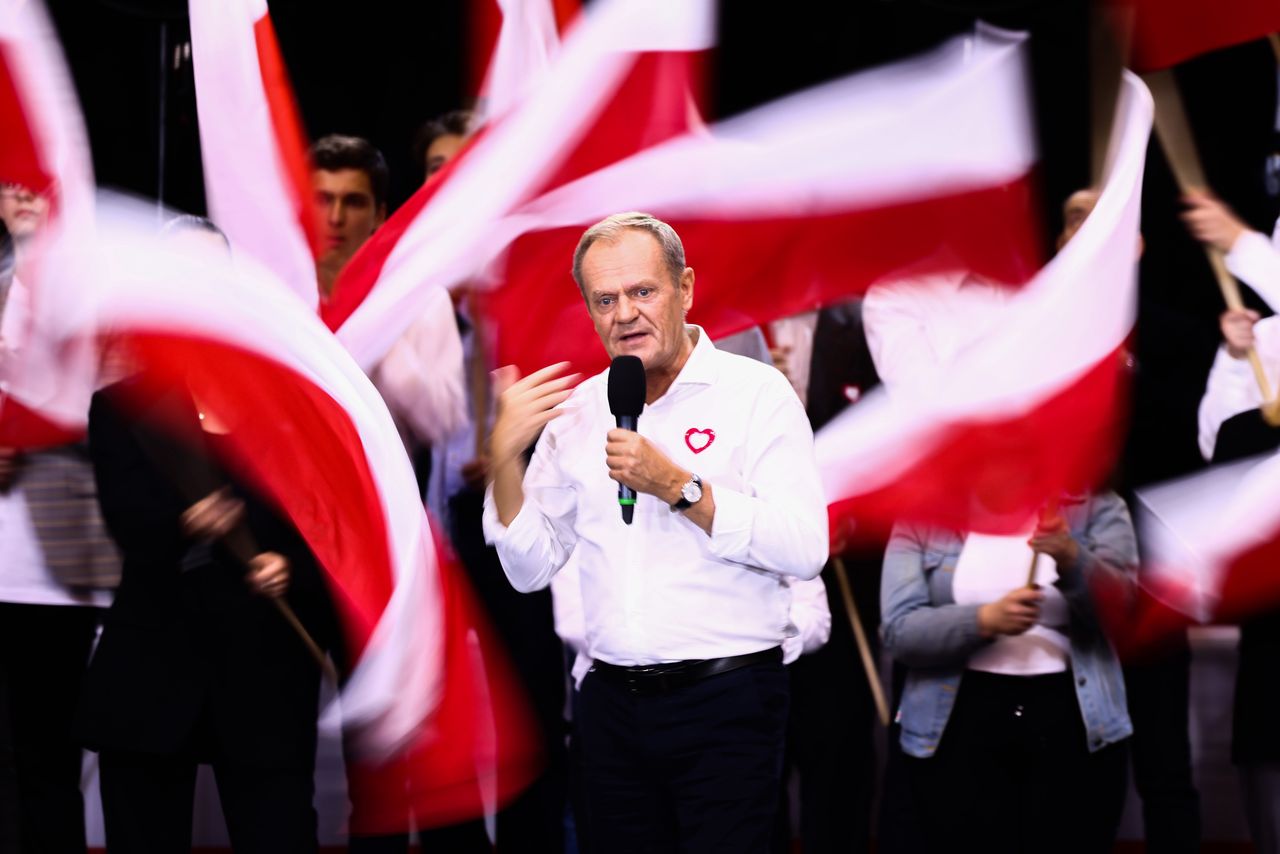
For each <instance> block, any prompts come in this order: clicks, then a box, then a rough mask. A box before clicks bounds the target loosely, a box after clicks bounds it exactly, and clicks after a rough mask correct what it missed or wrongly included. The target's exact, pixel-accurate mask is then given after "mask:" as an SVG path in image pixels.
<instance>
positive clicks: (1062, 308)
mask: <svg viewBox="0 0 1280 854" xmlns="http://www.w3.org/2000/svg"><path fill="white" fill-rule="evenodd" d="M1151 122H1152V101H1151V96H1150V93H1149V92H1148V91H1147V89H1146V87H1145V86H1144V85H1143V84H1142V83H1141V82H1140V81H1139V80H1138V79H1137V78H1136V77H1134V76H1133V75H1126V76H1125V79H1124V83H1123V87H1122V89H1121V97H1120V103H1119V108H1118V117H1117V122H1116V135H1115V137H1114V138H1113V148H1112V154H1111V158H1110V159H1109V162H1110V163H1111V164H1112V165H1111V168H1110V170H1109V172H1108V177H1107V179H1106V182H1105V185H1104V186H1103V188H1102V191H1101V196H1100V198H1099V200H1098V203H1097V206H1096V208H1095V209H1094V211H1093V213H1092V214H1091V215H1090V216H1089V218H1088V219H1087V220H1086V221H1085V222H1084V224H1083V225H1082V226H1081V228H1080V230H1079V231H1078V232H1077V233H1076V235H1075V237H1074V238H1073V239H1072V240H1071V242H1070V243H1068V244H1067V245H1066V246H1065V247H1064V248H1063V249H1062V251H1061V252H1059V253H1058V255H1057V256H1056V257H1054V258H1053V259H1052V260H1051V261H1050V262H1049V263H1048V264H1047V265H1046V266H1045V267H1044V268H1043V269H1042V270H1041V271H1040V272H1039V273H1038V274H1037V275H1036V276H1035V278H1034V279H1033V280H1032V281H1031V282H1029V283H1028V284H1027V285H1026V286H1025V287H1024V288H1022V289H1021V290H1020V291H1019V292H1018V293H1017V294H1016V295H1014V296H1013V298H1011V299H1010V300H1009V301H1008V302H1007V303H1006V307H1005V308H1004V309H1003V310H1002V313H1001V315H1000V317H999V320H998V322H997V323H996V324H995V325H994V327H993V328H994V329H995V330H996V331H995V332H993V333H992V334H990V335H988V336H986V337H985V338H983V339H982V340H979V341H978V342H975V343H974V344H973V345H972V346H970V347H969V348H968V349H966V350H963V351H961V353H960V354H959V355H958V356H957V357H956V358H955V359H954V360H953V361H951V362H950V363H948V364H945V365H943V366H941V367H940V368H939V369H938V371H937V376H936V378H935V381H934V382H932V383H930V384H929V389H930V391H929V393H928V394H925V393H923V392H921V391H917V392H916V393H915V394H905V395H904V394H897V393H895V394H894V395H893V396H888V395H887V394H886V393H885V392H884V391H883V390H880V391H879V392H873V393H872V394H871V395H868V396H867V397H866V398H864V399H863V400H862V401H861V402H859V404H858V405H857V406H855V407H852V408H850V409H849V410H847V411H846V412H845V413H844V414H843V415H841V416H840V417H839V418H837V419H835V420H834V421H832V422H831V423H830V424H829V425H828V426H827V427H825V428H824V429H823V430H822V431H820V432H819V434H818V436H817V439H816V442H817V456H818V462H819V468H820V470H821V471H822V473H823V479H824V486H825V488H826V493H827V498H828V503H829V504H830V513H831V516H832V520H833V523H835V522H841V521H844V520H852V521H853V522H854V524H855V530H856V529H861V530H863V531H868V532H873V531H876V530H885V529H887V527H888V526H889V525H891V524H892V523H893V522H895V521H897V520H911V521H917V522H925V523H931V524H937V525H941V526H944V527H948V528H952V529H956V530H976V531H984V532H990V533H1004V534H1008V533H1015V532H1017V531H1019V530H1023V526H1024V525H1025V524H1026V523H1027V522H1028V521H1029V520H1030V519H1031V518H1032V516H1033V514H1034V513H1035V512H1036V510H1037V509H1038V508H1039V507H1041V506H1042V505H1043V504H1044V502H1045V501H1046V500H1047V499H1049V498H1050V497H1052V496H1057V495H1061V494H1062V493H1063V492H1080V491H1083V490H1087V489H1091V488H1093V487H1096V486H1097V485H1098V484H1100V483H1102V482H1103V481H1104V480H1105V478H1106V476H1107V475H1108V474H1109V472H1110V471H1111V469H1112V466H1113V463H1114V461H1115V459H1116V455H1117V452H1118V448H1119V444H1120V437H1121V435H1122V428H1123V420H1124V411H1123V410H1124V407H1123V401H1124V396H1125V375H1126V367H1125V364H1124V352H1125V341H1126V339H1127V338H1128V337H1129V334H1130V332H1131V330H1132V328H1133V321H1134V313H1135V310H1136V308H1135V306H1136V295H1137V259H1138V253H1139V251H1140V250H1139V234H1138V222H1139V211H1140V207H1141V195H1142V175H1143V165H1144V161H1145V157H1146V149H1147V139H1148V136H1149V133H1150V128H1151ZM841 527H843V526H841Z"/></svg>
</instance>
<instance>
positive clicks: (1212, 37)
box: [1109, 0, 1280, 73]
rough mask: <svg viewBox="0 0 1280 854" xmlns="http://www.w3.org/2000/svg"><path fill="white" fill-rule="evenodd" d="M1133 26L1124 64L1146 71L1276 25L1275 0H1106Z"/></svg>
mask: <svg viewBox="0 0 1280 854" xmlns="http://www.w3.org/2000/svg"><path fill="white" fill-rule="evenodd" d="M1109 2H1110V5H1111V6H1112V7H1113V9H1115V10H1116V11H1117V12H1119V13H1120V18H1119V20H1118V23H1119V25H1120V27H1121V28H1123V29H1124V30H1131V31H1132V52H1131V55H1130V61H1129V67H1130V68H1132V69H1134V70H1135V71H1140V72H1143V73H1145V72H1148V71H1159V70H1160V69H1163V68H1169V67H1171V66H1174V65H1177V64H1178V63H1180V62H1186V61H1187V60H1188V59H1192V58H1194V57H1197V56H1200V55H1201V54H1205V53H1209V52H1210V51H1214V50H1219V49H1221V48H1225V47H1231V46H1232V45H1237V44H1243V43H1244V42H1249V41H1253V40H1254V39H1261V38H1266V37H1267V35H1268V34H1270V33H1274V32H1277V31H1280V3H1277V2H1275V0H1215V2H1212V3H1207V2H1205V0H1109Z"/></svg>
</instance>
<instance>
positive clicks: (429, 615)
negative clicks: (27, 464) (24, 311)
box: [51, 200, 539, 833]
mask: <svg viewBox="0 0 1280 854" xmlns="http://www.w3.org/2000/svg"><path fill="white" fill-rule="evenodd" d="M153 224H154V212H153V211H151V210H150V209H146V210H143V209H141V207H140V206H133V205H130V204H129V203H128V202H126V201H123V200H118V201H115V202H104V203H102V205H101V206H100V216H99V228H98V232H99V236H98V237H97V238H96V239H93V240H85V241H78V242H77V243H76V244H75V245H73V246H67V247H63V249H62V251H60V252H59V253H58V255H57V256H56V262H57V267H56V269H55V270H53V271H51V272H55V273H56V275H55V276H54V277H55V278H56V279H57V280H59V281H66V282H71V283H81V295H80V296H81V298H82V299H86V300H90V301H91V302H92V304H93V308H94V311H93V313H92V316H91V320H89V321H87V325H83V326H81V327H79V328H67V329H66V335H67V336H68V337H69V338H70V337H77V336H78V337H88V338H98V337H100V336H103V335H109V336H111V337H112V339H113V340H120V341H123V342H125V345H126V347H127V350H128V352H130V354H131V355H133V356H135V357H136V359H137V362H138V365H139V368H140V369H141V377H142V378H143V381H144V382H145V383H146V384H147V386H148V391H163V390H169V389H175V388H176V389H185V390H188V391H187V393H189V394H190V395H191V396H192V397H193V398H194V399H197V400H199V401H200V405H201V407H202V409H203V410H204V411H206V412H212V413H214V415H215V418H216V420H217V421H218V422H220V423H222V424H225V425H227V427H228V432H227V434H226V437H225V438H226V446H225V448H226V450H225V454H226V456H225V459H224V460H223V462H224V463H225V464H226V465H227V466H228V467H229V468H230V469H231V470H233V471H236V472H239V473H240V474H241V475H242V476H244V477H245V478H246V479H247V480H248V481H249V482H251V483H253V484H255V486H256V487H257V488H258V489H259V490H260V491H261V492H262V494H263V495H264V496H266V497H267V498H268V499H269V500H271V501H272V502H273V503H274V504H275V506H276V507H277V508H278V509H279V510H280V511H281V512H282V513H283V515H285V516H286V517H287V518H288V519H289V520H290V521H291V522H292V524H293V525H294V526H295V527H296V528H297V530H298V531H299V533H301V535H302V536H303V538H304V539H305V540H306V542H307V544H308V546H309V547H310V548H311V550H312V552H313V553H314V554H315V556H316V559H317V561H318V562H319V564H320V566H321V567H322V568H323V570H324V571H325V574H326V577H327V579H328V581H329V586H330V589H331V591H332V596H333V599H334V601H335V604H336V606H337V609H338V612H339V614H340V617H341V619H342V624H343V628H344V637H345V639H346V645H347V647H348V650H349V652H350V656H349V658H350V660H352V661H354V666H353V668H352V671H351V673H350V675H349V678H348V680H347V682H346V684H345V685H344V687H343V690H342V692H341V695H340V697H339V700H338V704H337V708H335V709H332V710H330V712H329V713H328V719H329V721H330V722H331V723H334V724H337V723H339V722H340V723H341V726H342V727H343V729H344V731H345V733H346V735H347V737H348V740H349V743H350V744H351V745H352V747H353V751H352V755H353V756H354V757H356V761H355V762H354V763H353V766H352V776H351V779H352V785H353V787H355V788H356V789H358V790H359V792H360V794H361V795H362V796H363V797H362V798H361V800H362V803H365V808H364V809H362V810H361V813H360V815H359V816H358V817H357V818H356V819H353V821H355V820H358V821H359V822H360V824H359V826H358V827H355V828H353V829H355V830H357V831H358V832H365V833H369V832H389V831H401V830H404V829H405V828H406V826H407V824H408V821H409V817H410V816H413V817H415V818H416V820H417V821H418V822H419V823H420V824H440V823H447V822H452V821H457V820H459V819H461V818H469V817H474V816H477V815H480V814H482V813H483V810H484V804H483V803H482V801H481V791H482V789H483V788H487V787H488V781H489V779H492V780H493V782H494V784H495V786H496V792H497V796H498V798H499V800H500V802H505V801H507V800H508V799H510V798H511V797H513V796H514V795H515V794H516V793H517V792H518V791H520V790H521V789H522V788H523V787H524V786H526V785H527V784H528V783H529V782H530V781H531V780H532V779H533V778H534V776H536V773H537V771H538V761H539V756H538V749H539V748H538V746H537V745H538V740H537V738H536V737H535V736H534V735H533V731H532V727H531V724H530V718H529V716H528V714H527V711H526V708H525V706H524V704H523V699H522V696H521V693H520V691H519V690H518V689H517V688H516V687H515V686H516V682H515V681H514V677H513V675H512V674H511V672H510V670H509V668H508V666H507V664H506V662H505V660H504V658H503V654H502V652H501V648H500V646H499V644H498V643H497V641H496V639H495V636H494V635H493V633H492V632H491V631H490V629H489V628H488V627H487V626H486V625H485V622H484V619H483V618H482V616H481V613H482V612H481V610H480V609H479V608H478V606H477V603H476V602H474V601H473V600H472V598H471V594H470V593H469V591H468V589H467V587H466V584H465V582H464V580H463V578H462V576H461V575H460V573H459V571H458V570H457V569H456V568H455V567H454V566H453V565H451V564H450V563H449V562H448V561H447V560H445V559H444V558H443V555H442V552H441V551H440V550H439V549H438V548H437V547H436V545H435V543H434V541H433V538H432V532H431V528H430V526H429V524H428V520H427V516H426V513H425V511H424V509H423V506H422V502H421V500H420V498H419V494H418V488H417V483H416V480H415V478H414V474H413V470H412V467H411V465H410V463H409V459H408V457H407V455H406V454H405V451H404V446H403V444H402V442H401V439H400V436H399V433H398V432H397V429H396V426H395V424H394V423H393V421H392V418H391V415H390V413H389V412H388V411H387V408H386V405H385V404H384V403H383V400H382V398H381V396H380V395H379V394H378V392H377V390H376V389H375V388H374V386H373V385H372V383H371V382H370V381H369V379H368V378H367V377H366V375H365V373H364V372H363V371H362V370H360V368H359V367H358V366H357V365H356V364H355V363H354V362H353V361H352V359H351V357H350V356H349V355H348V354H347V353H346V351H345V350H344V349H343V348H342V346H341V345H340V344H339V343H338V342H337V340H336V339H335V338H334V336H333V335H332V333H331V332H330V331H329V330H328V329H327V328H326V327H325V326H324V324H323V323H322V322H321V321H320V319H319V318H318V317H317V316H316V315H315V314H314V312H312V311H310V310H309V309H308V308H307V307H306V306H305V305H303V304H302V303H300V302H299V301H298V300H297V298H296V295H295V294H293V293H291V292H290V291H289V289H288V288H287V287H286V286H285V285H284V284H283V283H281V282H280V281H279V279H278V277H276V276H275V275H274V274H272V273H271V272H270V271H268V270H266V269H265V268H263V267H261V266H258V265H256V264H254V263H253V262H252V261H250V260H248V259H238V260H237V261H236V262H234V263H233V262H231V261H230V260H228V259H227V258H226V257H225V256H223V255H219V254H218V253H217V252H213V253H210V254H208V255H202V254H195V253H192V252H191V251H190V250H186V252H185V253H184V254H182V255H179V254H176V251H175V249H174V247H173V245H172V244H168V243H165V242H164V241H162V240H157V239H156V238H154V237H153V236H151V232H152V231H153V230H154V229H153ZM85 282H92V286H85V285H84V284H83V283H85ZM174 282H181V283H182V287H180V288H175V287H174V286H173V284H174ZM469 635H472V636H473V637H474V640H468V637H469ZM486 706H487V707H488V710H491V715H492V721H493V724H492V725H493V726H496V728H497V731H498V732H499V733H500V734H501V737H500V739H499V740H498V741H497V742H495V741H494V740H493V739H492V738H491V737H490V736H489V735H488V734H487V728H486V726H487V715H486V708H485V707H486ZM339 709H340V711H339ZM482 781H484V785H483V786H482Z"/></svg>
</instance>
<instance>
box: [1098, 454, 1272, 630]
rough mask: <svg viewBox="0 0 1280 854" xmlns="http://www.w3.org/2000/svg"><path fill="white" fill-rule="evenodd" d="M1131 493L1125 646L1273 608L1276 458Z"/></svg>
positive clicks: (1212, 470) (1258, 459) (1221, 467)
mask: <svg viewBox="0 0 1280 854" xmlns="http://www.w3.org/2000/svg"><path fill="white" fill-rule="evenodd" d="M1136 498H1137V501H1136V511H1137V512H1136V519H1135V522H1136V523H1137V526H1138V532H1139V534H1140V535H1141V537H1142V551H1143V570H1144V571H1143V576H1142V590H1141V591H1140V594H1141V598H1140V599H1139V600H1138V606H1137V607H1135V608H1132V609H1131V610H1130V613H1129V614H1128V615H1127V616H1126V621H1125V623H1123V624H1122V628H1123V629H1124V630H1123V631H1122V632H1121V633H1120V634H1121V637H1122V638H1124V639H1125V640H1127V641H1128V643H1129V644H1130V645H1136V646H1142V645H1146V644H1151V643H1155V642H1158V641H1160V640H1161V639H1162V637H1163V636H1165V635H1167V634H1168V633H1169V632H1170V631H1171V630H1177V629H1180V628H1185V627H1186V626H1187V625H1191V624H1196V623H1209V622H1224V623H1231V622H1237V621H1239V620H1241V619H1243V618H1246V617H1249V616H1252V615H1255V614H1259V613H1264V612H1267V611H1271V610H1274V609H1275V608H1276V607H1278V606H1280V572H1276V566H1277V565H1280V564H1278V561H1280V455H1276V454H1270V455H1266V456H1262V457H1253V458H1250V459H1246V460H1241V461H1238V462H1233V463H1228V464H1226V465H1218V466H1214V467H1213V468H1210V469H1207V470H1206V471H1203V472H1199V473H1196V474H1193V475H1190V476H1188V477H1184V478H1180V479H1178V480H1175V481H1171V482H1169V483H1164V484H1159V485H1156V486H1152V487H1148V488H1145V489H1141V490H1138V492H1137V494H1136Z"/></svg>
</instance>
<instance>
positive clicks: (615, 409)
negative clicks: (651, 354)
mask: <svg viewBox="0 0 1280 854" xmlns="http://www.w3.org/2000/svg"><path fill="white" fill-rule="evenodd" d="M642 409H644V363H643V362H641V361H640V357H639V356H618V357H617V358H616V359H614V360H613V364H611V365H610V366H609V411H610V412H612V413H613V416H614V418H616V419H617V421H618V428H619V429H622V430H635V429H636V424H637V423H638V422H639V420H640V411H641V410H642ZM618 504H619V505H621V507H622V521H623V522H625V523H627V524H628V525H630V524H631V519H632V517H633V516H634V515H635V510H636V491H635V490H634V489H632V488H631V487H629V486H626V485H624V484H621V483H620V484H618Z"/></svg>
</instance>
